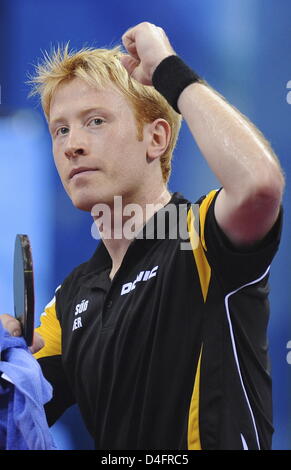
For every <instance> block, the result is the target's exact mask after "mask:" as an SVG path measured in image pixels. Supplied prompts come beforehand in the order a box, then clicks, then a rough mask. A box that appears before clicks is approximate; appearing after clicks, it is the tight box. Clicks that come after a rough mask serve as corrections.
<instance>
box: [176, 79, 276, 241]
mask: <svg viewBox="0 0 291 470" xmlns="http://www.w3.org/2000/svg"><path fill="white" fill-rule="evenodd" d="M178 107H179V110H180V112H181V113H182V115H183V117H184V119H185V120H186V122H187V124H188V126H189V128H190V131H191V133H192V135H193V137H194V139H195V141H196V142H197V145H198V146H199V148H200V150H201V153H202V154H203V156H204V158H205V159H206V160H207V162H208V164H209V166H210V168H211V169H212V171H213V172H214V173H215V175H216V177H217V178H218V180H219V181H220V183H221V186H223V191H222V192H221V193H220V194H219V197H218V198H217V201H216V205H215V215H216V219H217V222H218V223H219V225H220V226H221V228H222V229H223V231H224V232H225V233H226V235H228V237H229V238H230V240H231V241H232V242H233V243H235V244H238V245H241V244H242V245H244V244H251V243H254V242H256V241H258V240H260V239H261V238H263V237H264V236H265V234H266V233H267V232H268V231H269V230H270V228H271V227H272V225H273V223H274V222H275V220H276V218H277V215H278V212H279V207H280V201H281V198H282V192H283V187H284V177H283V174H282V171H281V168H280V165H279V162H278V160H277V158H276V156H275V155H274V152H273V151H272V149H271V147H270V145H269V144H268V142H267V141H266V139H265V138H264V137H263V136H262V134H261V133H260V132H259V131H258V130H257V129H256V128H255V126H254V125H253V124H252V123H251V122H250V121H249V120H248V119H247V118H245V117H244V116H242V115H241V113H240V112H239V111H237V110H236V109H235V108H234V107H233V106H231V105H230V104H228V103H227V102H226V101H225V100H224V99H223V98H222V97H221V96H220V95H219V94H218V93H216V92H215V91H214V90H212V89H211V88H210V87H208V86H207V85H206V84H203V83H193V84H191V85H189V86H188V87H187V88H185V89H184V91H183V92H182V93H181V95H180V97H179V100H178Z"/></svg>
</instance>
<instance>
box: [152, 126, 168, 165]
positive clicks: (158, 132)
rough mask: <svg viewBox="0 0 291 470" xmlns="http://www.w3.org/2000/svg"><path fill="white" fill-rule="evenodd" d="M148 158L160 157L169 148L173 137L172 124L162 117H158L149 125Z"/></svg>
mask: <svg viewBox="0 0 291 470" xmlns="http://www.w3.org/2000/svg"><path fill="white" fill-rule="evenodd" d="M148 126H149V127H148V129H147V131H148V133H149V134H148V141H149V143H148V147H147V159H148V160H149V161H151V160H155V159H156V158H160V157H161V155H163V154H164V153H165V151H166V150H167V148H168V145H169V143H170V139H171V127H170V124H169V123H168V122H167V121H166V120H165V119H162V118H158V119H156V120H155V121H154V122H151V123H150V124H149V125H148Z"/></svg>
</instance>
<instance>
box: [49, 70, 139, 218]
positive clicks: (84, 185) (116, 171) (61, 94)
mask: <svg viewBox="0 0 291 470" xmlns="http://www.w3.org/2000/svg"><path fill="white" fill-rule="evenodd" d="M49 128H50V132H51V136H52V142H53V154H54V159H55V163H56V167H57V170H58V172H59V175H60V178H61V180H62V183H63V185H64V188H65V190H66V191H67V193H68V195H69V196H70V198H71V200H72V202H73V204H74V205H75V206H76V207H78V208H79V209H82V210H85V211H91V209H92V207H93V206H94V205H95V204H97V203H100V202H103V203H107V204H111V203H112V202H113V197H114V195H119V196H123V197H124V198H125V200H127V201H130V200H131V201H132V200H134V199H135V197H136V195H137V193H138V191H140V188H141V186H142V183H144V176H143V175H144V172H145V170H146V165H147V164H146V154H147V140H146V139H144V140H143V141H138V139H137V129H136V121H135V118H134V114H133V110H132V108H131V106H130V104H129V102H128V101H127V100H126V99H125V97H124V96H122V94H121V93H120V92H119V91H118V90H117V89H116V88H114V86H108V87H106V88H105V89H102V90H101V89H97V88H95V87H93V86H90V85H89V84H87V83H86V82H85V81H83V80H81V79H79V78H74V79H73V80H72V81H70V82H64V83H62V84H60V85H59V87H58V88H57V89H56V91H55V93H54V95H53V98H52V101H51V105H50V115H49Z"/></svg>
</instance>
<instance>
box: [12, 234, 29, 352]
mask: <svg viewBox="0 0 291 470" xmlns="http://www.w3.org/2000/svg"><path fill="white" fill-rule="evenodd" d="M13 290H14V315H15V318H17V319H18V320H19V321H20V323H21V327H22V334H23V336H24V339H25V341H26V343H27V346H31V344H32V341H33V331H34V279H33V263H32V253H31V247H30V241H29V238H28V236H27V235H20V234H18V235H17V236H16V239H15V247H14V271H13Z"/></svg>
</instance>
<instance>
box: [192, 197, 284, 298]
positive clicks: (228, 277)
mask: <svg viewBox="0 0 291 470" xmlns="http://www.w3.org/2000/svg"><path fill="white" fill-rule="evenodd" d="M218 193H219V191H212V192H211V193H209V195H208V196H206V197H205V198H204V200H203V201H202V203H201V206H200V237H201V240H202V244H203V246H204V250H205V253H206V256H207V259H208V262H209V264H210V266H211V268H212V269H213V270H214V271H215V273H216V275H217V276H218V278H219V280H220V282H221V284H222V285H223V287H224V288H225V290H226V291H227V292H230V291H232V290H235V289H237V288H239V287H242V286H243V285H245V284H247V283H250V282H254V281H256V280H259V279H260V278H261V277H262V276H264V274H265V273H266V271H267V270H268V268H269V266H270V264H271V262H272V260H273V258H274V256H275V254H276V252H277V250H278V247H279V243H280V237H281V230H282V218H283V209H282V207H281V209H280V213H279V216H278V218H277V221H276V222H275V224H274V225H273V227H272V229H271V230H270V231H269V233H268V234H267V235H266V236H265V237H264V239H263V240H261V241H260V242H258V243H256V244H254V245H252V246H251V247H243V248H241V247H236V246H234V245H233V244H232V243H231V242H230V240H229V239H228V238H227V236H226V235H225V234H224V232H223V231H222V230H221V228H220V227H219V225H218V223H217V221H216V219H215V213H214V205H215V200H216V197H217V195H218Z"/></svg>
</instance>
